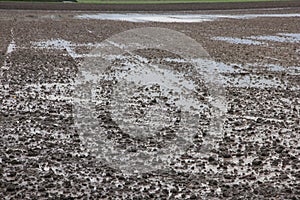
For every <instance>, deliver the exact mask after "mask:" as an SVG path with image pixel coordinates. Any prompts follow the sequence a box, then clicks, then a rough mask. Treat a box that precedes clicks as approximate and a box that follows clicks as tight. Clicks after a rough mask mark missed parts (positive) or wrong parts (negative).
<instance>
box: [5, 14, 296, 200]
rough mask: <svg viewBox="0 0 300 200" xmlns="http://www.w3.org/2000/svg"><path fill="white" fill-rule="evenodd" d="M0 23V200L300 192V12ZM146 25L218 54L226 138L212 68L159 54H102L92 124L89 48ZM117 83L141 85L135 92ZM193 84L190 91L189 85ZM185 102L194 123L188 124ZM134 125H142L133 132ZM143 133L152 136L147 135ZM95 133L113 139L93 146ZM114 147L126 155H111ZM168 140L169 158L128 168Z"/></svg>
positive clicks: (285, 195)
mask: <svg viewBox="0 0 300 200" xmlns="http://www.w3.org/2000/svg"><path fill="white" fill-rule="evenodd" d="M170 20H171V22H172V23H170ZM0 24H1V30H0V33H1V34H0V41H1V42H0V51H1V54H0V55H1V56H0V62H1V65H0V66H1V70H0V74H1V75H0V81H1V84H0V91H1V92H0V119H1V120H0V130H1V131H0V134H1V137H0V155H1V156H0V172H1V173H0V198H1V199H21V198H23V199H49V198H50V199H89V198H90V199H116V198H118V199H299V198H300V193H299V191H300V187H299V185H300V171H299V166H300V164H299V162H300V160H299V153H300V146H299V139H300V66H299V63H300V9H299V8H285V9H269V10H267V9H257V10H235V11H234V10H229V11H193V12H175V13H174V12H173V13H167V12H164V13H160V12H155V13H154V12H153V13H134V14H132V13H100V14H99V13H97V12H74V11H73V12H72V11H22V10H18V11H16V10H15V11H14V10H11V11H6V10H3V11H1V13H0ZM145 27H159V28H167V29H170V30H174V31H177V32H179V33H183V34H185V35H186V36H188V37H190V38H192V39H194V40H195V41H197V42H198V43H199V44H200V45H202V47H203V48H204V49H205V51H206V52H207V53H208V54H209V55H210V58H209V59H208V63H211V65H212V66H215V67H216V69H217V72H218V74H219V75H218V78H217V80H216V81H218V82H219V83H221V85H222V87H223V89H224V94H223V95H224V97H225V99H226V100H225V102H224V103H225V104H226V112H225V113H224V114H223V115H222V124H221V126H222V128H221V129H222V130H221V131H220V130H219V131H220V133H219V134H218V137H214V135H213V134H212V133H210V124H214V120H215V118H214V117H213V116H212V115H213V114H212V112H213V111H212V106H210V99H211V97H212V96H213V95H212V94H211V93H210V91H211V90H210V88H209V86H210V85H209V84H205V81H204V80H203V79H201V77H203V76H205V74H204V75H203V74H199V73H198V72H195V73H196V74H195V73H194V71H193V70H194V68H193V67H194V66H193V64H191V63H189V62H188V61H186V60H185V59H184V58H183V57H182V56H181V55H175V54H173V53H170V52H168V51H163V50H160V49H155V48H152V49H144V50H136V51H134V52H133V54H128V53H124V54H122V55H119V56H112V57H106V58H104V59H106V60H107V61H110V65H109V66H107V71H106V73H105V75H102V76H101V78H99V79H98V78H97V83H99V84H98V86H97V87H96V88H94V90H95V93H96V95H95V97H94V100H95V101H94V103H95V109H94V110H92V111H93V113H91V116H92V117H94V118H93V119H94V121H93V123H96V126H95V127H92V128H91V129H89V128H90V127H88V126H87V128H86V127H85V125H86V124H89V122H90V121H84V120H85V119H84V118H81V115H80V114H82V113H83V114H86V112H84V111H82V112H80V111H81V109H84V108H82V107H80V106H79V107H78V103H80V100H78V99H77V98H76V96H78V94H79V95H80V94H81V93H83V94H85V93H89V91H88V90H87V91H84V90H82V92H81V91H78V89H79V88H80V87H79V88H78V85H76V83H78V80H80V78H78V77H79V76H80V75H83V74H85V75H86V74H88V72H87V71H82V69H85V70H86V69H88V68H86V67H85V66H84V65H85V64H86V59H88V57H92V56H95V57H97V56H101V55H92V54H90V52H91V51H92V52H93V50H95V49H97V48H103V41H104V40H106V39H108V38H110V37H111V36H113V35H115V34H119V33H122V32H123V31H127V30H131V29H134V28H145ZM95 52H96V53H97V52H98V51H95ZM95 52H94V53H95ZM206 59H207V58H206ZM194 61H195V63H198V64H199V63H200V64H201V63H202V64H203V62H202V61H203V60H202V61H201V62H200V61H199V60H197V59H196V60H194ZM162 65H163V66H164V67H162V68H160V70H156V71H155V70H154V71H153V70H152V69H157V68H155V66H162ZM147 66H151V67H152V68H149V70H148V71H147V70H144V69H145V68H146V67H147ZM209 66H210V65H209ZM146 69H148V68H146ZM141 72H145V74H143V73H141ZM158 72H159V73H158ZM192 72H193V73H192ZM201 75H202V76H201ZM144 76H145V77H149V76H150V77H153V79H155V80H156V79H157V80H158V79H159V80H163V81H162V82H163V83H164V86H165V88H163V87H162V86H161V85H159V84H154V83H151V84H148V83H147V84H148V85H147V84H146V83H145V84H144V83H143V81H144V79H142V78H141V77H144ZM89 78H90V79H91V80H94V78H95V77H94V76H93V75H92V74H90V77H89ZM120 80H123V81H124V80H127V81H128V80H129V82H130V81H133V82H136V84H137V85H138V84H140V87H138V86H137V87H134V88H133V89H134V92H133V93H132V94H131V93H130V92H129V93H127V94H126V91H127V88H126V87H125V86H127V85H126V84H125V83H124V84H123V85H118V83H120V82H121V81H120ZM168 81H169V82H168ZM81 84H84V83H81ZM185 87H186V88H188V89H189V91H190V93H188V94H186V93H183V92H182V91H181V88H185ZM83 88H84V87H83ZM83 88H80V89H83ZM87 89H89V88H87ZM131 89H132V88H131ZM176 89H178V91H177V90H176ZM176 91H177V93H176ZM173 92H175V93H176V94H174V93H173ZM181 92H182V94H183V95H181V96H180V94H181ZM74 93H75V94H76V95H74ZM145 94H147V95H145ZM125 95H127V96H125ZM176 95H179V98H177V96H176ZM125 97H126V98H125ZM181 97H184V98H182V99H181ZM123 98H124V99H123ZM189 98H192V99H193V100H189ZM185 103H186V104H185ZM185 106H188V109H186V110H185V111H187V112H189V113H191V116H192V119H193V120H192V123H187V122H186V121H184V120H183V118H182V116H184V115H185V111H184V109H183V108H184V107H185ZM200 107H201V109H200ZM78 111H79V112H78ZM147 113H150V114H149V115H146V114H147ZM147 116H150V117H147ZM89 117H90V116H89ZM81 119H82V121H80V120H81ZM88 119H90V118H88ZM189 122H191V121H189ZM127 124H130V125H132V124H133V125H138V126H136V127H142V128H141V129H136V130H139V131H137V132H136V133H132V132H130V131H132V130H133V129H130V127H129V128H128V126H127ZM93 125H94V124H93ZM139 125H140V126H139ZM143 126H145V128H144V127H143ZM82 127H84V128H82ZM93 128H94V129H93ZM143 129H145V130H150V132H151V130H154V129H156V130H157V131H155V132H154V133H153V134H149V135H147V134H146V135H143V133H144V131H143ZM187 130H188V133H191V134H192V135H191V134H190V135H187V136H186V137H189V140H188V141H189V142H188V145H186V144H184V145H183V146H184V147H182V148H179V149H175V150H176V151H173V150H172V147H173V146H172V145H174V144H176V142H177V141H178V140H177V139H176V136H178V135H180V134H181V133H185V132H186V131H187ZM190 130H192V131H190ZM145 132H147V131H145ZM139 133H141V134H140V135H141V136H140V135H139ZM174 138H175V139H174ZM212 138H213V139H212ZM183 139H185V138H183ZM95 140H96V143H97V142H98V143H99V144H101V142H103V141H104V142H108V143H106V144H105V145H104V146H102V148H95V147H91V146H90V144H91V143H93V142H94V143H95ZM99 144H98V145H99ZM108 144H111V145H112V146H116V149H117V150H119V151H121V152H122V153H123V154H118V155H115V154H105V153H103V152H106V149H103V147H105V148H107V149H109V148H110V146H109V145H108ZM167 147H168V149H171V150H170V151H168V152H167V154H166V155H167V156H170V155H171V158H169V157H168V158H166V160H165V161H164V160H163V161H160V160H159V159H158V160H155V162H157V163H163V165H161V164H157V166H158V167H154V168H152V166H148V167H149V168H151V170H148V168H147V164H149V163H148V162H145V163H144V164H142V165H140V166H144V167H145V169H146V170H140V169H139V168H136V169H137V171H134V170H133V171H129V172H128V170H123V168H122V166H124V165H126V164H127V167H129V168H130V167H131V165H132V166H135V165H134V164H133V163H134V162H135V160H134V159H137V160H138V159H140V157H139V156H136V155H138V153H139V152H143V153H145V154H147V155H156V157H159V156H160V152H164V151H163V149H166V148H167ZM95 149H96V150H95ZM124 152H125V153H124ZM153 152H154V153H153ZM155 152H158V153H155ZM109 155H111V157H109ZM120 155H124V156H125V157H126V159H127V160H126V159H124V160H122V156H120ZM128 155H129V156H128ZM130 155H135V156H130ZM173 155H174V156H173ZM105 156H108V158H105V159H104V157H105ZM114 156H115V157H114ZM172 156H173V157H172ZM111 158H116V160H113V161H114V162H112V160H110V159H111ZM130 158H132V159H130ZM133 158H134V159H133ZM144 160H145V159H144ZM150 160H151V158H150ZM142 161H143V159H142ZM147 161H149V159H147ZM119 162H120V163H119ZM155 162H154V161H153V162H150V164H153V163H155ZM132 168H134V169H135V167H132Z"/></svg>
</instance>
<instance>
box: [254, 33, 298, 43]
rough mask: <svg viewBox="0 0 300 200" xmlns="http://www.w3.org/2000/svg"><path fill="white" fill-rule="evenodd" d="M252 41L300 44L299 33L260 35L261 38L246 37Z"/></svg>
mask: <svg viewBox="0 0 300 200" xmlns="http://www.w3.org/2000/svg"><path fill="white" fill-rule="evenodd" d="M248 38H250V39H254V40H267V41H272V42H288V43H297V42H300V34H299V33H293V34H292V33H278V34H277V35H276V36H275V35H261V36H250V37H248Z"/></svg>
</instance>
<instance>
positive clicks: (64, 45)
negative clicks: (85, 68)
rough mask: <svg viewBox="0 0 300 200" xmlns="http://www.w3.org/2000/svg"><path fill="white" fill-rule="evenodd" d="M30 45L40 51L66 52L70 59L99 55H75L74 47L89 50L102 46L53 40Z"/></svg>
mask: <svg viewBox="0 0 300 200" xmlns="http://www.w3.org/2000/svg"><path fill="white" fill-rule="evenodd" d="M31 45H32V46H33V47H34V48H41V49H59V50H66V51H67V52H68V54H69V56H71V57H72V58H74V59H75V58H85V57H98V56H100V55H93V54H79V53H76V51H75V48H76V47H90V48H97V47H99V46H101V45H102V46H103V44H100V43H81V44H78V43H72V42H70V41H66V40H63V39H53V40H46V41H39V42H31Z"/></svg>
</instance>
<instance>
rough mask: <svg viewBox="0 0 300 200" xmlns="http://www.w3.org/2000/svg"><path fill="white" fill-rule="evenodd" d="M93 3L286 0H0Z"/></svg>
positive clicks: (265, 0)
mask: <svg viewBox="0 0 300 200" xmlns="http://www.w3.org/2000/svg"><path fill="white" fill-rule="evenodd" d="M62 1H70V2H71V1H77V3H93V4H167V3H220V2H267V1H288V0H0V2H62Z"/></svg>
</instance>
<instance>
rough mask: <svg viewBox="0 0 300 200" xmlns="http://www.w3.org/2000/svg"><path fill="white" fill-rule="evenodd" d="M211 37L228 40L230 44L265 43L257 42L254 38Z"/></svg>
mask: <svg viewBox="0 0 300 200" xmlns="http://www.w3.org/2000/svg"><path fill="white" fill-rule="evenodd" d="M212 39H213V40H219V41H224V42H228V43H231V44H247V45H263V44H265V43H264V42H259V41H255V40H250V39H241V38H233V37H213V38H212Z"/></svg>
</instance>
